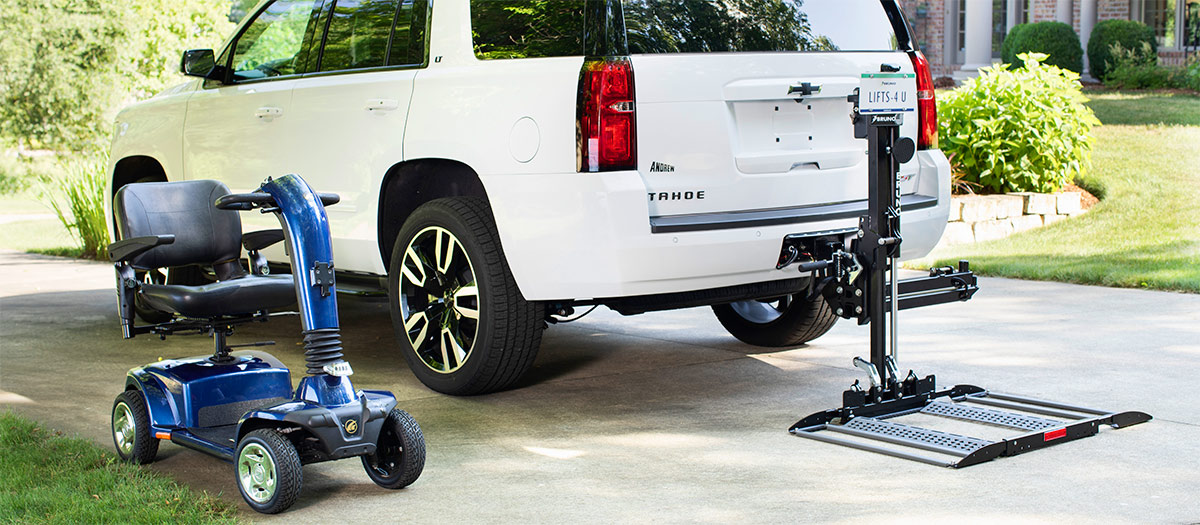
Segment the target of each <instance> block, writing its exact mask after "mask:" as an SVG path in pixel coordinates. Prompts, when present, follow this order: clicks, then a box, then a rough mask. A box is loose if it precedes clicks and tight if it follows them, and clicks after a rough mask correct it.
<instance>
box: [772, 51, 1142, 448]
mask: <svg viewBox="0 0 1200 525" xmlns="http://www.w3.org/2000/svg"><path fill="white" fill-rule="evenodd" d="M881 71H882V72H881V73H878V74H874V73H869V74H864V75H863V79H862V85H861V87H860V88H859V89H857V90H856V91H855V94H853V95H850V96H849V97H848V101H849V102H851V103H853V104H854V109H853V111H852V114H851V118H852V121H853V123H854V130H855V137H856V138H860V139H862V138H865V139H867V154H868V163H869V171H868V176H869V177H870V180H869V188H868V191H869V197H868V211H867V215H866V216H863V217H861V218H860V219H859V228H858V229H857V230H851V232H852V234H851V237H853V240H852V241H851V242H850V246H849V248H848V249H847V248H846V247H845V246H844V243H843V242H842V241H841V239H844V238H845V233H846V232H828V233H826V234H824V235H821V234H818V235H815V236H813V235H809V236H804V237H796V238H792V237H789V238H787V239H785V241H784V247H783V251H782V253H781V256H780V263H779V267H780V268H782V267H785V266H788V265H790V264H794V263H795V264H797V265H798V266H799V269H800V270H801V271H812V272H813V275H814V287H813V290H812V292H811V293H810V296H812V297H813V298H815V296H816V294H821V295H822V296H824V298H825V300H826V301H827V302H828V303H829V305H830V306H831V307H832V308H833V309H834V311H835V312H836V313H837V314H838V315H839V316H841V317H844V318H847V319H857V320H858V322H859V324H860V325H863V324H865V325H868V326H869V327H870V334H871V343H870V344H871V354H870V361H867V360H864V359H862V358H861V357H856V358H854V365H855V366H856V367H858V368H861V369H863V370H864V371H865V372H866V373H867V375H868V378H869V380H870V387H869V388H865V389H864V388H863V387H861V386H860V385H859V382H858V381H855V382H854V384H853V385H852V386H851V388H850V389H849V390H847V391H845V392H844V393H843V394H842V407H841V408H836V409H831V410H825V411H822V412H817V413H815V414H812V415H809V416H808V417H805V418H804V419H801V420H800V421H798V422H796V424H794V425H792V427H791V428H790V429H789V431H790V432H791V433H793V434H795V435H797V436H800V437H804V438H808V439H814V440H818V441H824V442H827V443H834V444H838V445H844V446H848V447H853V448H857V449H861V450H866V451H870V452H878V453H882V454H887V455H891V456H895V457H899V458H904V459H910V460H915V461H920V462H924V463H930V464H933V465H940V466H946V467H955V468H958V467H966V466H970V465H975V464H978V463H982V462H985V461H989V460H992V459H995V458H997V457H1000V456H1013V455H1016V454H1021V453H1024V452H1028V451H1030V450H1036V449H1039V448H1045V447H1048V446H1052V445H1058V444H1061V443H1066V442H1068V441H1072V440H1075V439H1079V438H1083V437H1088V436H1092V435H1095V434H1096V433H1097V432H1098V430H1099V427H1100V425H1102V424H1103V425H1109V426H1112V427H1114V428H1123V427H1127V426H1130V425H1135V424H1138V423H1143V422H1145V421H1149V420H1150V419H1151V417H1150V415H1148V414H1145V413H1142V412H1119V413H1118V412H1109V411H1106V410H1096V409H1091V408H1084V407H1079V406H1074V405H1069V404H1064V403H1055V402H1050V401H1043V400H1038V399H1033V398H1029V397H1024V396H1015V395H1006V394H999V393H994V392H990V391H988V390H985V389H983V388H980V387H977V386H972V385H958V386H955V387H953V388H949V389H944V390H938V389H937V388H936V384H935V378H934V376H932V375H929V376H926V377H924V378H919V377H918V376H917V375H916V374H915V373H914V372H912V371H911V370H910V371H909V372H908V374H907V376H905V377H904V378H901V377H900V375H899V371H898V368H897V366H896V359H897V331H896V314H897V312H898V311H899V310H904V309H908V308H915V307H920V306H928V305H934V304H942V303H947V302H953V301H966V300H969V299H970V298H971V297H972V296H973V295H974V293H975V292H976V291H977V290H978V286H977V282H976V279H975V275H974V274H973V273H972V272H971V270H970V265H969V264H968V263H967V261H960V262H959V265H958V267H957V268H950V267H947V268H934V269H932V270H930V272H929V275H928V276H923V277H918V278H914V279H905V280H899V279H898V278H897V272H896V270H897V269H898V268H899V266H898V262H899V256H900V246H901V242H902V239H901V237H900V186H899V182H898V180H897V172H898V169H899V165H900V164H902V163H905V162H908V161H909V160H911V159H912V157H913V155H914V154H915V150H916V146H915V145H914V143H913V141H912V139H909V138H907V137H900V126H901V125H902V124H903V122H904V116H905V113H906V112H908V111H912V106H915V101H913V102H912V103H910V104H912V106H910V107H909V108H904V107H903V106H904V104H895V103H894V102H893V101H889V102H881V100H887V99H888V97H889V95H888V94H887V93H886V92H887V91H889V90H893V91H892V94H893V95H895V94H896V93H901V96H903V95H902V93H903V92H904V87H905V86H904V84H905V83H906V82H913V80H912V75H911V74H904V73H899V72H898V71H899V68H895V67H892V66H888V65H884V66H883V67H882V68H881ZM913 92H914V91H912V90H911V89H909V90H908V91H907V93H910V94H911V93H913ZM868 98H869V99H870V100H868ZM801 259H803V261H802V262H798V263H797V261H799V260H801ZM1001 409H1003V410H1001ZM910 414H922V415H926V416H936V417H940V418H946V419H952V420H956V421H958V422H970V423H977V424H985V425H990V426H993V427H1002V428H1006V429H1009V430H1014V431H1017V432H1018V433H1017V434H1016V435H1013V436H1011V437H1007V438H1004V439H1001V440H999V441H993V440H988V439H981V438H976V437H970V436H963V435H958V434H953V433H949V432H943V431H940V430H934V429H928V428H921V427H917V426H912V425H907V424H903V423H898V422H893V421H891V419H892V418H896V417H899V416H905V415H910ZM885 445H891V446H885ZM922 451H923V452H933V453H935V455H929V454H921V453H919V452H922Z"/></svg>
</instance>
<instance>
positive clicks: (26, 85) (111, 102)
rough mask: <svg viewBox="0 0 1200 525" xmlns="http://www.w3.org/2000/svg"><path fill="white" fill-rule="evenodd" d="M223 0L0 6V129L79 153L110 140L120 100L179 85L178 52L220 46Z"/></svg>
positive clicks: (29, 0) (67, 0)
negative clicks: (108, 138) (174, 84)
mask: <svg viewBox="0 0 1200 525" xmlns="http://www.w3.org/2000/svg"><path fill="white" fill-rule="evenodd" d="M228 14H229V4H228V1H227V0H197V1H190V2H179V1H168V0H139V1H137V2H129V1H128V0H58V1H54V2H45V1H40V0H9V1H7V2H3V3H0V134H3V135H4V136H6V137H8V138H10V139H16V140H18V141H19V142H21V143H24V144H29V145H32V146H35V147H45V148H53V149H78V148H85V147H89V146H97V145H100V144H102V143H103V142H104V140H105V139H106V138H107V137H108V134H109V130H110V128H111V121H112V117H113V116H114V115H115V113H116V111H117V110H118V109H119V108H120V106H122V105H124V104H126V103H129V102H133V101H135V100H139V99H143V98H147V97H149V96H151V95H152V94H154V93H156V92H158V91H160V90H162V89H163V88H165V87H167V86H168V85H170V84H173V83H176V82H178V81H179V76H178V73H177V72H178V69H179V57H180V54H181V53H182V52H183V51H184V50H185V49H189V48H195V47H205V48H209V47H216V46H217V45H218V44H219V43H220V40H221V39H222V38H224V37H225V36H226V35H227V34H228V33H229V31H230V29H231V24H230V23H229V21H228V18H227V16H228Z"/></svg>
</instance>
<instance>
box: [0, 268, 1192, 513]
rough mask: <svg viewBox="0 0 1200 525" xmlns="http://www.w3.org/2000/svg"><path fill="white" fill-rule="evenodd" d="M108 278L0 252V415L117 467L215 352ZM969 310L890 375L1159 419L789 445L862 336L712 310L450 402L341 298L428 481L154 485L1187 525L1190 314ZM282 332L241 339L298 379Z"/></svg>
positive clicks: (909, 332)
mask: <svg viewBox="0 0 1200 525" xmlns="http://www.w3.org/2000/svg"><path fill="white" fill-rule="evenodd" d="M112 280H113V276H112V270H111V267H110V266H108V265H105V264H98V263H81V262H76V261H71V260H67V259H58V258H51V257H40V256H32V255H24V254H16V253H13V252H0V391H2V392H0V403H3V404H4V405H5V406H8V407H11V408H14V409H16V410H18V411H20V412H22V413H25V414H27V415H29V416H31V417H34V418H36V419H38V420H40V421H42V422H44V423H45V424H47V425H49V426H51V427H54V428H57V429H60V430H63V431H67V432H74V433H78V434H80V435H81V436H84V437H86V438H89V439H92V440H94V441H95V442H97V443H99V444H101V445H102V446H104V447H107V448H109V449H111V448H112V442H111V438H110V437H109V433H108V420H109V410H110V407H111V405H112V399H113V397H114V396H115V395H116V394H117V393H118V392H119V390H120V388H121V385H122V379H123V376H124V373H125V372H126V370H128V369H129V368H130V367H132V366H135V365H137V364H140V363H145V362H149V361H153V360H156V359H158V358H159V357H160V356H161V357H180V356H186V355H197V354H206V353H208V352H209V348H210V346H209V345H210V341H209V340H208V339H204V338H199V337H194V336H193V337H182V336H181V337H174V338H171V339H168V340H167V341H165V342H164V341H159V340H158V339H156V338H152V337H139V338H137V339H135V340H133V341H123V340H121V338H120V331H119V329H118V325H117V320H116V314H115V305H114V302H115V301H114V292H113V290H112ZM981 288H982V291H980V292H979V294H978V295H977V296H976V299H975V300H973V301H971V302H969V303H962V304H952V305H942V306H937V307H930V308H925V309H919V310H912V311H908V312H904V313H903V314H902V317H901V328H900V331H901V342H902V345H901V349H900V358H901V363H900V364H901V367H902V369H907V368H910V367H911V368H915V369H916V370H917V371H918V372H919V373H922V374H925V373H936V374H937V375H938V377H939V378H940V383H941V384H943V385H950V384H955V383H973V384H977V385H980V386H983V387H985V388H991V389H993V390H996V391H1003V392H1012V393H1020V394H1024V395H1028V396H1033V397H1042V398H1050V399H1054V400H1058V401H1063V402H1074V403H1077V404H1082V405H1087V406H1093V407H1096V408H1103V409H1111V410H1131V409H1136V410H1143V411H1146V412H1149V413H1150V414H1153V415H1154V416H1155V419H1154V421H1152V422H1150V423H1147V424H1144V425H1138V426H1134V427H1131V428H1128V429H1122V430H1112V429H1109V428H1105V429H1103V430H1102V431H1101V433H1100V435H1099V436H1096V437H1092V438H1089V439H1084V440H1081V441H1077V442H1074V443H1070V444H1066V445H1063V446H1060V447H1053V448H1050V449H1046V450H1041V451H1036V452H1032V453H1030V454H1027V455H1023V456H1018V457H1013V458H1001V459H1000V460H997V461H994V462H991V463H987V464H983V465H979V466H975V467H971V468H968V469H964V470H958V471H956V470H951V469H945V468H938V467H933V466H929V465H925V464H920V463H914V462H909V461H905V460H901V459H894V458H890V457H885V456H879V455H874V454H869V453H866V452H860V451H856V450H852V449H848V448H842V447H836V446H833V445H827V444H824V443H817V442H814V441H809V440H804V439H800V438H797V437H794V436H792V435H790V434H788V433H787V432H786V429H787V427H788V426H789V425H790V424H792V423H793V422H795V421H796V420H797V419H799V418H800V417H801V416H804V415H807V414H809V413H812V412H816V411H818V410H822V409H826V408H833V407H834V405H835V404H837V403H839V402H840V396H841V391H842V390H844V389H845V388H846V387H847V386H848V385H849V384H850V383H851V382H852V381H853V380H854V379H857V378H860V377H861V376H860V374H859V371H858V370H856V369H854V368H852V367H851V366H850V358H851V357H853V356H855V355H865V354H866V352H867V349H866V345H867V333H866V331H865V329H864V328H860V327H857V326H855V325H854V324H853V323H850V322H843V323H841V324H839V325H838V326H837V327H836V328H835V329H834V330H833V331H832V332H831V333H830V334H828V335H826V336H825V337H823V338H821V339H820V340H818V341H817V342H815V343H813V344H810V345H808V346H805V347H801V348H796V349H790V350H784V351H767V350H764V349H758V348H752V347H748V346H745V345H742V344H740V343H738V342H737V341H736V340H734V339H733V338H732V337H730V336H728V335H727V334H726V333H725V331H724V330H723V329H722V328H721V326H720V325H719V324H718V323H717V322H716V319H715V318H714V317H713V316H712V314H711V312H710V311H709V310H708V309H692V310H683V311H676V312H665V313H656V314H648V315H643V316H639V317H629V318H625V317H621V316H619V315H617V314H615V313H612V312H609V311H607V310H604V309H600V310H598V311H596V312H595V313H593V314H592V315H591V316H589V317H587V318H585V319H584V320H581V321H579V322H576V323H572V324H567V325H560V326H555V327H552V328H551V329H550V330H548V331H547V332H546V337H545V339H544V342H543V345H542V351H541V354H540V356H539V358H538V361H537V364H536V366H535V368H534V370H533V371H532V372H531V373H530V374H529V377H528V378H527V380H526V381H525V382H524V383H523V384H522V385H521V386H520V387H519V388H517V389H515V390H512V391H508V392H503V393H499V394H493V395H488V396H480V397H471V398H453V397H447V396H443V395H439V394H435V393H433V392H431V391H430V390H428V389H426V388H425V387H424V386H422V385H421V384H420V383H419V382H418V381H417V380H416V379H415V378H414V377H413V376H412V374H411V373H410V372H409V371H408V370H407V368H406V367H405V366H404V363H403V358H402V357H401V356H400V355H399V354H398V353H397V350H396V347H395V346H394V345H393V343H392V332H391V324H390V320H389V318H388V313H387V305H386V303H383V302H377V301H368V300H362V299H345V298H344V299H342V303H341V308H342V322H343V333H344V337H345V346H346V349H347V356H348V358H349V359H350V361H351V362H352V363H353V365H354V369H355V371H356V375H355V376H354V379H355V382H356V384H357V385H359V386H360V387H366V388H382V389H388V390H391V391H393V392H395V393H396V394H397V396H398V397H399V398H400V407H401V408H403V409H405V410H407V411H409V412H410V413H412V414H413V415H414V416H415V417H416V418H417V420H418V421H419V422H420V423H421V426H422V427H423V429H424V432H425V438H426V440H427V442H428V460H427V463H426V467H425V473H424V475H423V476H422V477H421V479H419V480H418V481H417V482H416V483H415V484H414V485H412V486H411V487H410V488H408V489H405V490H401V491H387V490H384V489H380V488H377V487H376V486H375V485H374V484H372V483H371V482H370V480H368V479H367V477H366V475H365V474H364V473H363V471H362V467H361V464H360V463H359V462H358V461H354V460H347V461H339V462H332V463H323V464H317V465H310V466H307V467H305V469H304V483H305V484H304V491H303V493H302V494H301V496H300V499H299V501H298V502H297V503H296V505H295V506H294V507H293V508H292V510H291V511H289V512H287V513H285V514H284V515H282V516H276V517H271V516H261V515H257V514H255V513H253V512H252V511H250V510H249V508H248V507H247V506H246V505H245V504H244V503H242V501H241V498H240V496H238V493H237V488H236V487H235V485H234V481H233V474H232V469H231V467H230V466H229V465H228V464H226V463H223V462H221V461H219V460H217V459H214V458H211V457H208V456H205V455H202V454H199V453H196V452H193V451H190V450H186V449H183V448H181V447H178V446H175V445H171V444H164V445H163V447H162V448H161V449H160V451H159V456H158V461H157V462H156V463H154V464H153V465H151V466H149V467H146V468H150V469H153V470H155V471H157V472H160V473H162V474H164V475H166V476H169V477H172V478H174V479H176V480H178V481H180V482H184V483H187V484H189V485H191V486H192V487H194V488H196V489H200V490H206V491H209V492H211V493H220V494H221V497H222V498H223V499H226V500H228V501H230V502H235V503H237V504H238V505H239V506H240V507H241V508H242V510H243V513H244V516H245V517H247V518H250V519H254V520H256V521H264V522H272V521H282V520H286V521H287V522H289V523H297V522H324V523H328V522H339V523H355V522H358V523H364V522H417V523H463V522H552V523H558V522H614V521H620V522H720V523H730V522H782V521H800V522H811V521H820V522H861V521H863V520H864V519H865V520H869V521H883V520H887V521H902V522H927V521H930V520H933V521H937V522H951V521H955V522H958V521H963V520H970V521H971V522H976V521H996V522H1012V521H1040V522H1056V523H1061V522H1080V521H1105V522H1108V521H1114V522H1121V521H1125V522H1173V523H1196V522H1200V497H1197V494H1198V493H1200V492H1198V489H1197V487H1200V407H1198V405H1200V394H1197V388H1196V385H1197V384H1198V381H1197V379H1198V375H1200V296H1196V295H1184V294H1173V293H1162V292H1147V291H1138V290H1117V289H1107V288H1096V287H1087V286H1075V285H1066V284H1057V283H1035V282H1025V281H1014V280H1005V279H982V280H981ZM298 325H299V323H298V320H296V319H294V318H283V319H276V320H274V321H272V322H271V323H268V324H266V325H257V326H252V327H247V328H243V329H242V330H241V331H240V332H238V333H237V334H236V335H235V337H234V342H248V341H257V340H275V341H278V343H279V344H278V346H276V347H274V348H273V349H270V351H271V352H272V353H274V354H275V355H276V356H278V357H280V358H281V359H282V360H283V361H284V362H285V363H287V364H288V365H289V366H291V367H292V369H293V370H296V369H301V370H302V369H303V367H302V366H301V364H302V362H303V355H302V353H301V350H300V347H299V340H298V337H296V334H297V333H298Z"/></svg>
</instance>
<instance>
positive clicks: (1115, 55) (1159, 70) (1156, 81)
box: [1104, 42, 1175, 89]
mask: <svg viewBox="0 0 1200 525" xmlns="http://www.w3.org/2000/svg"><path fill="white" fill-rule="evenodd" d="M1109 54H1110V56H1111V57H1112V58H1111V59H1110V61H1109V63H1108V70H1107V74H1106V75H1105V77H1104V85H1106V86H1108V87H1110V88H1114V89H1162V88H1165V87H1168V86H1171V85H1172V78H1173V77H1174V76H1175V75H1174V72H1173V71H1172V70H1171V69H1167V68H1165V67H1159V65H1158V54H1157V53H1155V52H1154V50H1153V49H1152V48H1151V47H1150V44H1147V43H1145V42H1142V46H1141V48H1140V49H1125V48H1124V47H1122V46H1121V44H1113V45H1112V48H1111V49H1110V51H1109Z"/></svg>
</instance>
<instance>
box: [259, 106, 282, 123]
mask: <svg viewBox="0 0 1200 525" xmlns="http://www.w3.org/2000/svg"><path fill="white" fill-rule="evenodd" d="M254 116H256V117H258V118H260V119H263V120H271V119H275V118H279V117H282V116H283V108H277V107H273V106H263V107H261V108H258V109H256V110H254Z"/></svg>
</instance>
